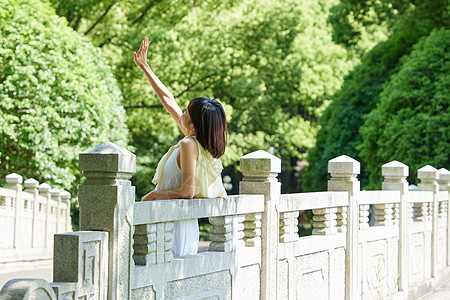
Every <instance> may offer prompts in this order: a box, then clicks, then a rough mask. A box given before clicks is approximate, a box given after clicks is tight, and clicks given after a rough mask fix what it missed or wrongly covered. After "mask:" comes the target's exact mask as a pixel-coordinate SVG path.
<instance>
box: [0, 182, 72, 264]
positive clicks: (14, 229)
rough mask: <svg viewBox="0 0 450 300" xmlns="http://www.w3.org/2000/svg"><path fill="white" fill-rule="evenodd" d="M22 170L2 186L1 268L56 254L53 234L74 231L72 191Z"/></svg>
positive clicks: (0, 198)
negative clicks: (28, 176)
mask: <svg viewBox="0 0 450 300" xmlns="http://www.w3.org/2000/svg"><path fill="white" fill-rule="evenodd" d="M22 182H23V178H22V176H20V175H18V174H15V173H13V174H10V175H8V176H6V183H7V185H6V187H4V188H0V228H1V230H0V269H6V268H8V267H10V266H12V265H18V264H22V265H23V264H24V263H27V262H38V261H42V260H51V259H52V258H53V235H54V234H55V233H61V232H68V231H72V224H71V218H70V193H69V192H67V191H61V190H59V189H52V188H51V187H50V186H49V185H48V184H46V183H43V184H40V185H39V182H38V181H36V180H34V179H28V180H26V181H25V182H24V186H25V190H23V186H22Z"/></svg>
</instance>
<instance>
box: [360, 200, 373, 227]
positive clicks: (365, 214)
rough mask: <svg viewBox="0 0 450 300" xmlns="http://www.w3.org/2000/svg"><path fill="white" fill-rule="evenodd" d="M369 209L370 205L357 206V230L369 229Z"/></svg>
mask: <svg viewBox="0 0 450 300" xmlns="http://www.w3.org/2000/svg"><path fill="white" fill-rule="evenodd" d="M369 208H370V205H368V204H367V205H366V204H365V205H359V229H360V230H364V229H369Z"/></svg>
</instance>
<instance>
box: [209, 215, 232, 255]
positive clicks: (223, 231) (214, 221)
mask: <svg viewBox="0 0 450 300" xmlns="http://www.w3.org/2000/svg"><path fill="white" fill-rule="evenodd" d="M232 221H233V217H232V216H223V217H210V218H209V222H210V223H211V227H210V232H211V234H210V236H209V238H210V240H211V243H209V251H215V252H229V251H231V250H232V249H233V245H232V239H233V225H232Z"/></svg>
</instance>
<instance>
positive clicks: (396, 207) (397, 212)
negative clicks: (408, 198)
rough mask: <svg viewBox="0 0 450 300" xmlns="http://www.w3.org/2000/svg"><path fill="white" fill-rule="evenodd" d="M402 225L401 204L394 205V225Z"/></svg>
mask: <svg viewBox="0 0 450 300" xmlns="http://www.w3.org/2000/svg"><path fill="white" fill-rule="evenodd" d="M398 224H400V203H393V204H392V225H398Z"/></svg>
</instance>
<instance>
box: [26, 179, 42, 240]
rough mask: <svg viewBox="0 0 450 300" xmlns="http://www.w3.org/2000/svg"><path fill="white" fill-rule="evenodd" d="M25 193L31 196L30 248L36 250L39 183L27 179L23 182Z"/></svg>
mask: <svg viewBox="0 0 450 300" xmlns="http://www.w3.org/2000/svg"><path fill="white" fill-rule="evenodd" d="M24 184H25V192H27V193H30V194H33V203H32V204H31V205H32V207H33V228H32V229H31V230H32V233H31V239H32V240H31V247H32V248H36V247H37V246H38V239H37V236H38V218H37V213H38V210H39V203H38V195H39V191H38V186H39V182H38V181H37V180H36V179H27V180H25V183H24Z"/></svg>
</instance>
